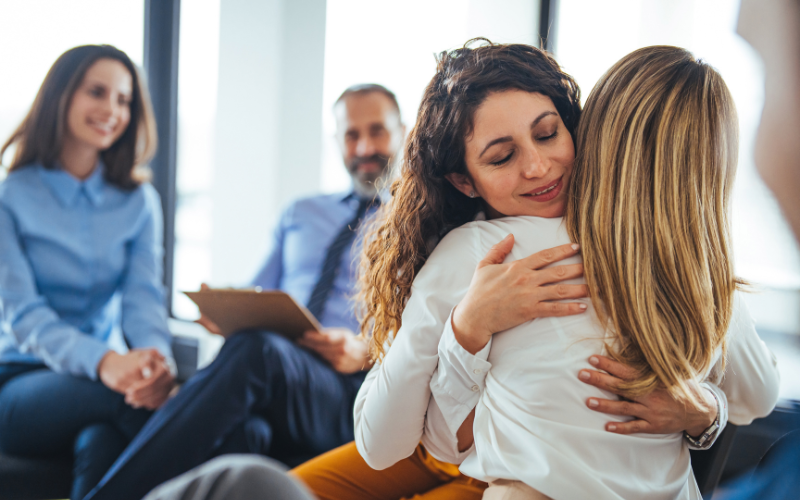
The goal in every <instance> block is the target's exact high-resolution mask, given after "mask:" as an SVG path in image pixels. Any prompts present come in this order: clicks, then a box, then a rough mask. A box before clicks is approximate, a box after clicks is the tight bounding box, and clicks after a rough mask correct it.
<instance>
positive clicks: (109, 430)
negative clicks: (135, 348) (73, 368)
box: [0, 364, 150, 500]
mask: <svg viewBox="0 0 800 500" xmlns="http://www.w3.org/2000/svg"><path fill="white" fill-rule="evenodd" d="M149 416H150V412H149V411H146V410H134V409H133V408H132V407H130V406H128V405H127V404H125V397H124V396H123V395H122V394H118V393H116V392H114V391H112V390H111V389H109V388H107V387H106V386H104V385H103V384H102V383H101V382H96V381H92V380H89V379H85V378H79V377H74V376H72V375H65V374H58V373H54V372H53V371H51V370H49V369H47V368H46V367H44V366H43V365H27V364H3V365H0V451H1V452H2V453H4V454H6V455H13V456H20V457H27V458H54V457H70V456H72V457H73V459H74V469H73V485H72V494H71V498H72V499H73V500H80V499H82V498H83V497H84V496H86V494H87V493H89V491H90V490H91V489H92V488H93V487H94V486H95V485H97V483H98V482H99V481H100V479H101V478H102V477H103V475H104V474H105V473H106V471H108V469H109V467H111V464H113V463H114V460H116V458H117V457H118V456H119V455H120V453H122V450H124V449H125V446H126V445H127V444H128V443H129V442H130V441H131V439H133V437H134V436H135V435H136V433H137V432H138V431H139V429H141V428H142V426H143V425H144V424H145V422H146V421H147V419H148V418H149Z"/></svg>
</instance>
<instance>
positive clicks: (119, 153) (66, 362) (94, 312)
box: [0, 45, 174, 500]
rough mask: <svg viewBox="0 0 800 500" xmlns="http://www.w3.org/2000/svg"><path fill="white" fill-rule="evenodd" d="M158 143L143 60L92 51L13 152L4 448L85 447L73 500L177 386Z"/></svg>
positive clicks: (7, 198) (1, 259)
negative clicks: (140, 67) (151, 172)
mask: <svg viewBox="0 0 800 500" xmlns="http://www.w3.org/2000/svg"><path fill="white" fill-rule="evenodd" d="M155 138H156V132H155V124H154V120H153V112H152V109H151V106H150V102H149V98H148V95H147V92H146V89H145V87H144V85H143V82H142V80H141V78H140V76H139V74H138V72H137V70H136V67H135V66H134V65H133V63H132V62H131V60H130V59H129V58H128V56H127V55H126V54H125V53H123V52H121V51H119V50H117V49H116V48H114V47H111V46H108V45H86V46H81V47H76V48H73V49H71V50H69V51H67V52H65V53H64V54H63V55H61V57H59V58H58V60H57V61H56V62H55V63H54V64H53V67H52V68H51V69H50V71H49V72H48V74H47V76H46V77H45V80H44V83H43V84H42V87H41V88H40V90H39V93H38V94H37V96H36V99H35V100H34V103H33V105H32V107H31V109H30V112H29V113H28V115H27V116H26V117H25V119H24V120H23V121H22V123H21V124H20V126H19V127H18V128H17V130H16V131H15V132H14V133H13V134H12V135H11V137H10V138H9V139H8V141H7V142H6V143H5V144H4V145H3V147H2V149H0V159H2V158H3V154H4V153H5V152H6V150H7V149H9V148H10V147H11V146H15V150H14V154H13V158H12V160H11V162H10V164H9V166H8V172H9V174H8V177H7V178H6V180H5V181H4V182H3V183H2V184H0V452H2V453H4V454H8V455H18V456H28V457H55V456H69V455H74V458H75V468H74V470H75V477H74V484H73V491H72V496H71V498H72V499H73V500H78V499H81V498H83V497H84V496H85V495H86V493H87V492H88V491H89V490H90V489H91V488H92V487H93V486H94V485H95V484H96V483H97V482H98V481H99V479H100V478H101V477H102V475H103V473H104V472H105V471H106V470H107V469H108V467H109V466H110V465H111V463H112V462H113V461H114V459H115V458H116V457H117V455H119V453H120V452H121V451H122V449H123V448H124V447H125V445H126V444H127V442H128V441H130V440H131V439H132V437H133V436H134V435H135V434H136V433H137V432H138V430H139V429H140V428H141V426H142V425H144V422H145V421H146V420H147V418H148V417H149V415H150V410H153V409H155V408H158V407H159V406H161V404H162V403H163V402H164V401H165V400H166V398H167V397H168V394H169V391H170V390H171V389H172V387H173V385H174V375H173V371H174V370H173V369H171V367H172V366H174V363H173V362H172V354H171V351H170V334H169V331H168V330H167V319H166V318H167V316H166V310H165V306H164V300H163V299H164V290H163V288H162V285H161V277H162V252H163V250H162V241H161V239H162V220H161V207H160V200H159V197H158V194H157V193H156V191H155V190H154V189H153V187H152V186H150V185H149V184H146V183H143V181H144V180H145V176H144V175H143V174H144V173H145V172H146V170H145V169H144V165H145V164H146V162H147V161H148V160H149V159H150V158H152V155H153V153H154V151H155V146H156V141H155Z"/></svg>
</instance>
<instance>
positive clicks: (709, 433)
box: [683, 391, 721, 448]
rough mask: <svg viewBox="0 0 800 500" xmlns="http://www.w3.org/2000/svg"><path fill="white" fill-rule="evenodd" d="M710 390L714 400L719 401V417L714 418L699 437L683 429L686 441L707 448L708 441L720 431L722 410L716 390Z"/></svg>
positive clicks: (696, 446) (697, 446)
mask: <svg viewBox="0 0 800 500" xmlns="http://www.w3.org/2000/svg"><path fill="white" fill-rule="evenodd" d="M708 392H710V393H711V395H712V396H714V401H715V402H716V403H717V418H715V419H714V421H713V422H712V423H711V425H710V426H709V427H708V429H706V430H704V431H703V433H702V434H700V436H699V437H696V438H695V437H692V436H690V435H689V434H688V433H687V432H686V431H683V437H684V438H685V439H686V441H688V442H689V444H691V445H692V446H694V447H695V448H706V447H707V446H708V443H709V442H710V441H711V440H712V439H714V437H715V436H716V435H717V432H719V417H720V410H721V408H720V407H719V398H717V395H716V394H714V391H708Z"/></svg>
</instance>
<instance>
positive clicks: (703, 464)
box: [690, 423, 737, 498]
mask: <svg viewBox="0 0 800 500" xmlns="http://www.w3.org/2000/svg"><path fill="white" fill-rule="evenodd" d="M736 430H737V426H735V425H733V424H731V423H729V424H728V425H726V426H725V430H723V431H722V434H720V436H719V437H718V438H717V441H716V442H715V443H714V446H712V447H711V448H710V449H708V450H691V452H690V453H691V455H692V470H693V471H694V478H695V480H696V481H697V486H698V487H699V488H700V493H701V494H702V495H703V498H711V495H712V494H713V493H714V488H716V487H717V485H718V484H719V480H720V478H721V477H722V471H723V470H724V469H725V463H726V462H727V461H728V456H729V455H730V453H731V448H732V446H733V438H734V436H735V435H736Z"/></svg>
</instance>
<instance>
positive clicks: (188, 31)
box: [172, 0, 220, 319]
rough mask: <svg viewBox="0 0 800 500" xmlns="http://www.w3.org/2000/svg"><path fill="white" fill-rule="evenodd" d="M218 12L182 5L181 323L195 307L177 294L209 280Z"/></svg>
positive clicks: (176, 302) (210, 3) (199, 2)
mask: <svg viewBox="0 0 800 500" xmlns="http://www.w3.org/2000/svg"><path fill="white" fill-rule="evenodd" d="M219 9H220V0H193V1H191V2H181V19H180V42H179V47H180V48H179V55H178V157H177V172H176V175H177V180H176V190H177V193H176V206H175V247H174V248H175V250H174V251H175V257H174V262H175V264H174V269H173V273H174V274H173V287H172V314H173V315H174V316H175V317H177V318H183V319H194V318H196V317H197V307H196V306H195V305H194V303H193V302H191V301H190V300H189V299H188V298H187V297H186V296H185V295H183V293H181V292H182V291H184V290H197V289H199V288H200V283H203V282H208V281H210V279H211V237H212V231H211V229H212V226H211V225H212V208H213V205H212V183H213V179H214V138H215V137H214V136H215V125H216V121H215V120H216V110H217V82H218V73H219V71H218V67H219V26H220V25H219Z"/></svg>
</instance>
